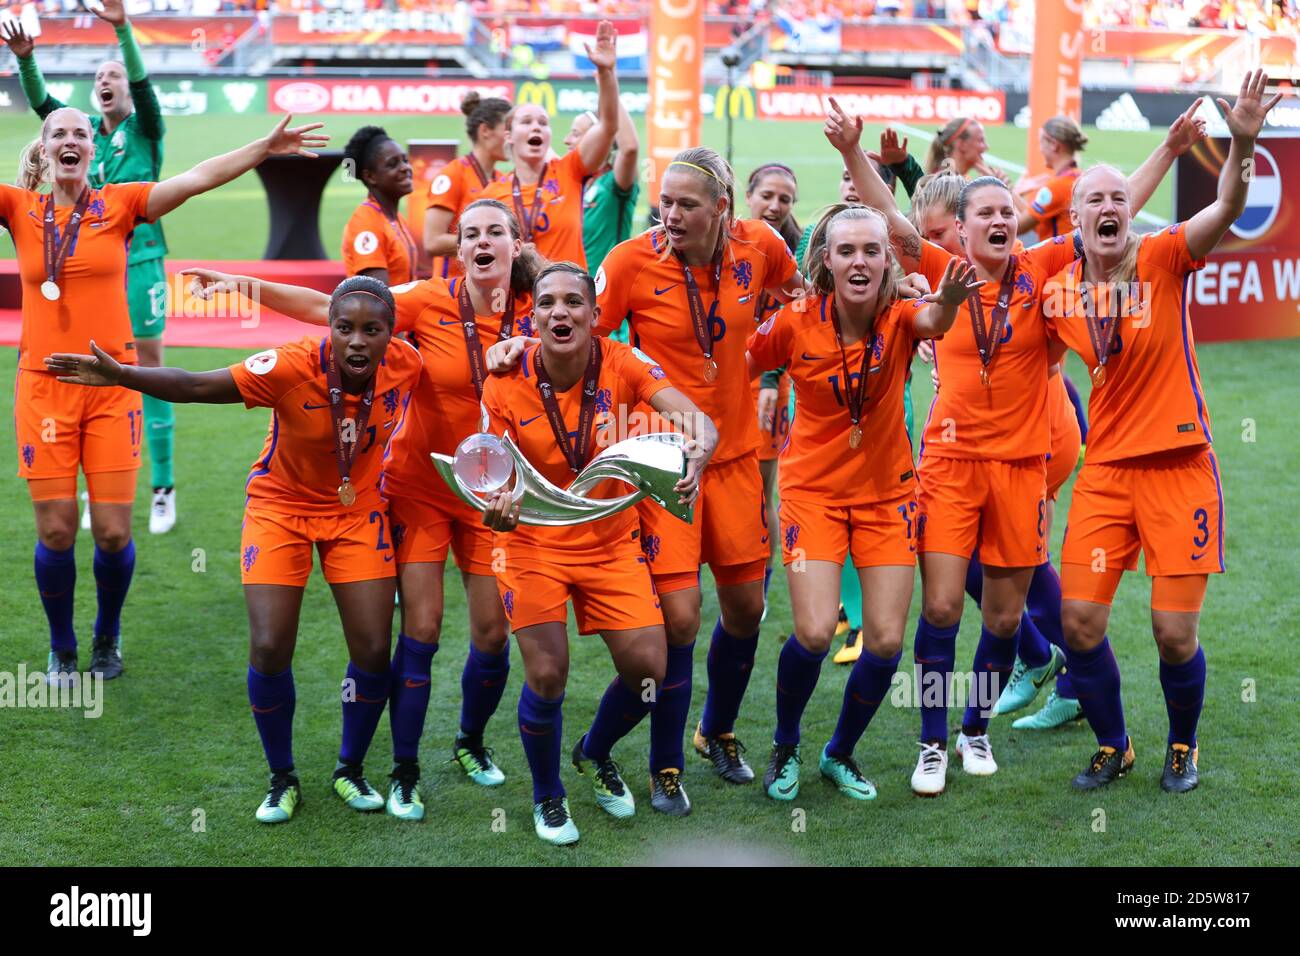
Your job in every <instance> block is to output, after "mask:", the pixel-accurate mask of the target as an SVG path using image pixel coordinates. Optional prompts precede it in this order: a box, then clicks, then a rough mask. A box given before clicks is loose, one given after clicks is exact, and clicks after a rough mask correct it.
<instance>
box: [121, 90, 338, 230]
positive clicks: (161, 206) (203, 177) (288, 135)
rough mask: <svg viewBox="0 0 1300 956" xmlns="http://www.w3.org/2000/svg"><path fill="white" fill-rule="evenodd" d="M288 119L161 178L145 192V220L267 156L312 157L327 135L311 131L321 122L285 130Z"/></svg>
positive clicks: (202, 191)
mask: <svg viewBox="0 0 1300 956" xmlns="http://www.w3.org/2000/svg"><path fill="white" fill-rule="evenodd" d="M292 118H293V117H292V116H289V115H288V114H286V115H285V116H284V118H283V119H281V120H280V122H278V123H277V124H276V125H275V129H273V130H271V132H269V133H267V134H266V135H265V136H263V137H261V138H260V139H255V140H253V142H251V143H249V144H248V145H247V146H242V147H240V148H239V149H236V150H233V151H232V152H229V153H225V154H223V155H221V156H214V157H213V158H212V159H205V160H204V161H203V162H201V163H199V164H198V165H197V166H195V167H194V168H193V169H190V170H188V171H186V172H183V173H181V174H180V175H177V176H173V177H171V178H170V179H164V180H163V181H162V182H160V183H159V184H158V185H157V186H155V187H154V188H153V191H152V192H151V193H150V194H149V206H148V210H147V215H148V217H149V219H150V220H154V219H158V218H160V217H162V216H165V215H166V214H167V213H169V212H171V211H172V210H173V209H175V208H176V207H177V206H179V205H181V203H183V202H185V200H187V199H190V198H192V197H194V196H197V195H199V194H200V193H205V192H208V191H209V190H211V189H216V188H217V187H218V186H224V185H225V184H226V183H228V182H230V181H231V180H232V179H236V178H238V177H240V176H242V175H243V174H244V173H246V172H248V171H249V170H250V169H252V168H253V167H254V166H256V165H257V164H258V163H260V162H261V161H262V160H264V159H266V157H268V156H284V155H287V156H294V155H297V156H308V157H311V158H315V156H316V154H315V153H314V152H312V149H313V148H320V147H321V146H324V145H325V143H327V142H328V141H329V137H328V136H326V135H325V134H323V133H314V132H312V130H317V129H320V128H321V126H322V125H324V124H322V123H308V124H307V125H306V126H296V127H294V128H293V129H288V128H287V127H288V126H289V120H291V119H292Z"/></svg>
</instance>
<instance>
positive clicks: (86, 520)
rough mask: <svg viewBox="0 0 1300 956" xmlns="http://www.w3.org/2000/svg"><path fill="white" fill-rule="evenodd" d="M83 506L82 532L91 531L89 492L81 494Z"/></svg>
mask: <svg viewBox="0 0 1300 956" xmlns="http://www.w3.org/2000/svg"><path fill="white" fill-rule="evenodd" d="M81 504H82V510H81V530H82V531H89V530H90V492H89V491H83V492H82V493H81Z"/></svg>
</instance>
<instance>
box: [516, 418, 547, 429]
mask: <svg viewBox="0 0 1300 956" xmlns="http://www.w3.org/2000/svg"><path fill="white" fill-rule="evenodd" d="M541 417H542V416H541V415H534V416H533V417H532V418H521V419H520V420H519V427H520V428H527V427H528V426H529V425H531V424H532V423H533V422H535V421H537V419H539V418H541Z"/></svg>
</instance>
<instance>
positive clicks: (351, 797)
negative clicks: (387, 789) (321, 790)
mask: <svg viewBox="0 0 1300 956" xmlns="http://www.w3.org/2000/svg"><path fill="white" fill-rule="evenodd" d="M334 792H335V793H337V794H338V795H339V798H340V799H341V800H342V801H343V802H344V803H346V804H347V805H348V806H349V807H351V808H352V809H353V810H356V811H357V812H358V813H373V812H374V811H376V810H382V809H384V798H383V797H381V796H380V795H379V794H378V793H377V792H376V791H375V788H374V787H372V786H370V784H369V783H368V782H367V781H366V777H365V773H364V771H363V770H362V769H361V764H359V763H355V764H341V765H340V766H338V767H336V768H335V770H334Z"/></svg>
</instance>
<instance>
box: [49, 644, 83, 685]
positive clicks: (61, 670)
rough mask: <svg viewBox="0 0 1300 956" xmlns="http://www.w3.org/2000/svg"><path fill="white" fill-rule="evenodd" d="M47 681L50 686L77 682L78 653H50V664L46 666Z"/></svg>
mask: <svg viewBox="0 0 1300 956" xmlns="http://www.w3.org/2000/svg"><path fill="white" fill-rule="evenodd" d="M45 680H46V683H49V684H63V683H66V684H68V686H69V687H71V686H72V682H73V681H75V680H77V652H76V651H50V659H49V662H48V663H47V664H46V665H45Z"/></svg>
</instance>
